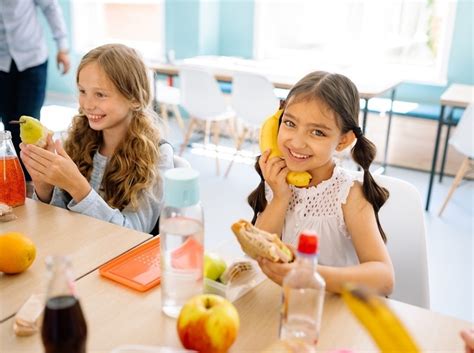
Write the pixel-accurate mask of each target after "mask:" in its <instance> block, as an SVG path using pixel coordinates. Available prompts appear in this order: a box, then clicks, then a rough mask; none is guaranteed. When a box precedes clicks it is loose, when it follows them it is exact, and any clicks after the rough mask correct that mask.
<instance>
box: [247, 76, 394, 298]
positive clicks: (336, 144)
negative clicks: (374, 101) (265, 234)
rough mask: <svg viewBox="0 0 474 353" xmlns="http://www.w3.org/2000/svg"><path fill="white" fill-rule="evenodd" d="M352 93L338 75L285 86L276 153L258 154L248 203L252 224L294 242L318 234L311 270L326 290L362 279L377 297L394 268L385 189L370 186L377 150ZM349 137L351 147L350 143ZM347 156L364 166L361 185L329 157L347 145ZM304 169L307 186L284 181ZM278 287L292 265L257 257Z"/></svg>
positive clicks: (386, 288) (389, 285)
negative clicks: (385, 223)
mask: <svg viewBox="0 0 474 353" xmlns="http://www.w3.org/2000/svg"><path fill="white" fill-rule="evenodd" d="M358 116H359V93H358V91H357V88H356V86H355V85H354V84H353V83H352V82H351V81H350V80H349V79H348V78H347V77H345V76H343V75H339V74H332V73H327V72H322V71H317V72H313V73H310V74H308V75H307V76H305V77H303V78H302V79H301V80H300V81H299V82H298V83H296V85H295V86H294V87H293V88H292V89H291V91H290V93H289V95H288V97H287V100H286V103H285V105H284V112H283V114H282V117H281V120H280V127H279V131H278V141H277V144H278V147H279V149H280V150H281V152H282V157H274V158H269V155H270V150H268V151H265V152H264V153H263V154H262V156H261V157H260V158H259V160H258V162H257V164H256V169H257V171H258V173H259V174H260V176H261V178H262V180H261V183H260V184H259V186H258V187H257V188H256V189H255V190H254V191H253V192H252V193H251V194H250V196H249V197H248V201H249V204H250V206H251V207H252V208H253V210H254V219H253V223H255V224H256V226H257V227H259V228H261V229H264V230H267V231H269V232H273V233H277V234H280V235H281V237H282V239H283V241H284V242H285V243H288V244H290V245H293V246H295V245H296V242H297V237H298V235H299V234H300V232H301V231H303V230H305V229H311V230H314V231H316V232H317V234H318V235H319V239H320V246H319V266H318V271H319V273H320V274H321V275H322V276H323V277H324V279H325V280H326V287H327V289H328V290H329V291H331V292H340V291H341V288H342V285H343V284H344V283H345V282H353V283H358V284H363V285H366V286H368V287H371V288H373V289H374V290H376V291H377V292H379V293H380V294H383V295H388V294H390V293H391V291H392V289H393V285H394V273H393V266H392V263H391V260H390V257H389V255H388V252H387V249H386V246H385V244H384V243H385V241H386V235H385V233H384V231H383V229H382V227H381V225H380V222H379V219H378V211H379V209H380V207H382V205H383V204H384V203H385V201H386V200H387V198H388V192H387V190H385V189H384V188H381V187H380V186H379V185H377V184H376V183H375V181H374V179H373V178H372V176H371V174H370V172H369V167H370V164H371V163H372V161H373V159H374V157H375V154H376V149H375V146H374V144H373V143H372V142H370V141H369V140H368V139H367V138H366V137H365V136H363V134H362V132H361V129H360V127H359V124H358ZM354 141H355V144H354ZM352 145H353V147H352V150H351V153H352V157H353V159H354V160H355V162H357V163H358V164H359V165H360V166H361V168H362V169H363V171H364V178H363V183H360V182H358V181H356V180H354V176H353V175H351V174H350V173H349V172H347V171H345V170H344V169H342V168H340V167H339V166H337V165H336V163H335V161H334V154H335V153H336V152H341V151H343V150H344V149H346V148H348V147H350V146H352ZM289 170H291V171H297V172H298V171H300V172H302V171H307V172H309V173H310V174H311V176H312V179H311V183H310V184H309V186H308V187H305V188H297V187H294V186H292V185H289V184H288V183H287V182H286V175H287V174H288V171H289ZM259 263H260V266H261V268H262V270H263V271H264V272H265V273H266V275H267V276H268V277H269V278H271V279H272V280H273V281H275V282H276V283H278V284H281V283H282V280H283V278H284V276H285V275H286V273H287V272H288V271H289V270H290V269H291V268H292V266H294V265H293V264H275V263H270V262H269V261H266V260H261V261H259Z"/></svg>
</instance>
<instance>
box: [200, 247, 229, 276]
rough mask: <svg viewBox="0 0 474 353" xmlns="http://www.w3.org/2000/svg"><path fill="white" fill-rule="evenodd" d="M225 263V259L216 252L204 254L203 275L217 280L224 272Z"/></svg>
mask: <svg viewBox="0 0 474 353" xmlns="http://www.w3.org/2000/svg"><path fill="white" fill-rule="evenodd" d="M226 268H227V265H226V263H225V261H224V260H223V259H222V258H221V257H220V256H219V255H217V254H213V253H206V254H204V277H206V278H209V279H212V280H213V281H217V279H218V278H219V277H220V276H221V274H223V273H224V271H225V269H226Z"/></svg>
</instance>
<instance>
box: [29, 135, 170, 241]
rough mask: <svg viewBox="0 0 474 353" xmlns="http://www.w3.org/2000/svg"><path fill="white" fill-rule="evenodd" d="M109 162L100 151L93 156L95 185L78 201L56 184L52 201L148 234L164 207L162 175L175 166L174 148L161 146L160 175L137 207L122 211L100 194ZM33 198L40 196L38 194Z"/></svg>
mask: <svg viewBox="0 0 474 353" xmlns="http://www.w3.org/2000/svg"><path fill="white" fill-rule="evenodd" d="M107 161H108V159H107V157H105V156H102V155H101V154H99V153H98V152H97V153H96V154H95V155H94V160H93V167H92V174H91V178H90V180H89V183H90V185H91V187H92V188H91V191H90V192H89V194H88V195H87V196H86V197H85V198H84V199H82V200H81V201H80V202H75V201H74V200H71V199H70V197H68V196H67V194H66V193H65V192H64V191H63V190H61V189H59V188H57V187H55V188H54V190H53V196H52V198H51V201H50V204H51V205H54V206H58V207H61V208H66V209H69V210H71V211H73V212H77V213H81V214H83V215H86V216H90V217H94V218H97V219H101V220H104V221H106V222H110V223H113V224H118V225H120V226H123V227H127V228H131V229H135V230H138V231H142V232H145V233H149V232H151V231H152V229H153V228H154V226H155V224H156V222H157V221H158V218H159V216H160V213H161V210H162V208H163V174H164V172H165V171H166V170H167V169H171V168H173V148H172V147H171V145H170V144H167V143H166V144H162V145H161V146H160V160H159V163H158V164H157V174H158V176H159V177H157V179H156V181H155V182H154V183H153V184H152V185H151V186H150V188H148V189H147V190H144V191H142V192H141V194H140V196H139V202H138V207H137V208H136V209H131V208H129V207H128V206H127V207H125V208H124V209H123V210H122V211H120V210H118V209H116V208H112V207H110V206H109V205H108V204H107V203H106V202H105V200H104V199H103V198H102V197H101V195H100V194H99V189H100V185H101V183H102V177H103V175H104V172H105V167H106V165H107ZM33 198H35V199H38V198H37V197H36V194H35V195H34V197H33Z"/></svg>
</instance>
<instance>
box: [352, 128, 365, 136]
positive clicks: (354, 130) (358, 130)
mask: <svg viewBox="0 0 474 353" xmlns="http://www.w3.org/2000/svg"><path fill="white" fill-rule="evenodd" d="M352 131H353V132H354V134H355V136H356V138H360V137H362V135H363V133H362V129H361V128H360V127H359V126H356V127H354V128H352Z"/></svg>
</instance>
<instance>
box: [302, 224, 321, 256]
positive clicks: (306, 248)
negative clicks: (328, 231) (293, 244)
mask: <svg viewBox="0 0 474 353" xmlns="http://www.w3.org/2000/svg"><path fill="white" fill-rule="evenodd" d="M298 252H301V253H303V254H309V255H313V254H314V255H315V254H317V253H318V235H317V234H316V233H315V232H313V231H311V230H304V231H302V232H301V234H300V237H299V240H298Z"/></svg>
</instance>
